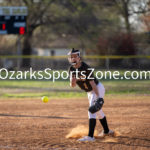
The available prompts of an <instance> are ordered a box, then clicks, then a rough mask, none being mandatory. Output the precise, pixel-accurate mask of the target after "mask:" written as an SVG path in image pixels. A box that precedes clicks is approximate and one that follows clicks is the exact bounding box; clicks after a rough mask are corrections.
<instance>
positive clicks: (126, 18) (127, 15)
mask: <svg viewBox="0 0 150 150" xmlns="http://www.w3.org/2000/svg"><path fill="white" fill-rule="evenodd" d="M122 3H123V7H124V8H123V9H124V13H123V16H124V20H125V25H126V30H127V32H128V33H129V34H130V33H131V26H130V22H129V16H130V15H129V9H128V7H129V6H128V5H129V1H125V0H122Z"/></svg>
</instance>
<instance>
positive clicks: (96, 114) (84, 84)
mask: <svg viewBox="0 0 150 150" xmlns="http://www.w3.org/2000/svg"><path fill="white" fill-rule="evenodd" d="M68 60H69V63H70V64H71V66H70V68H69V73H70V86H71V87H75V86H76V85H78V86H79V87H80V88H81V89H82V90H84V91H85V92H87V96H88V100H89V110H88V116H89V133H88V136H85V137H83V138H81V139H79V141H94V140H95V139H94V137H93V135H94V130H95V126H96V118H97V119H99V121H100V123H101V125H102V127H103V131H102V132H101V133H100V134H99V136H100V137H104V136H106V135H113V134H114V131H112V130H110V129H109V128H108V124H107V120H106V116H105V114H104V112H103V110H102V106H103V103H104V99H103V98H104V95H105V88H104V86H103V84H101V83H100V82H99V81H98V80H97V79H96V78H95V77H94V75H93V73H92V68H91V67H90V66H88V65H87V64H86V63H85V62H83V61H82V60H81V57H80V51H79V50H75V49H72V50H71V51H70V52H69V53H68Z"/></svg>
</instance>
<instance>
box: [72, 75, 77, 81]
mask: <svg viewBox="0 0 150 150" xmlns="http://www.w3.org/2000/svg"><path fill="white" fill-rule="evenodd" d="M76 81H77V79H76V76H75V75H73V76H72V82H73V83H75V82H76Z"/></svg>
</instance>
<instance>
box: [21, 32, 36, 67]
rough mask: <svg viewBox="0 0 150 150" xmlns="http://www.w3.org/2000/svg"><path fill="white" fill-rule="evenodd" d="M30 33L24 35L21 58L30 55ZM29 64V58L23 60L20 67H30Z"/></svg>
mask: <svg viewBox="0 0 150 150" xmlns="http://www.w3.org/2000/svg"><path fill="white" fill-rule="evenodd" d="M32 33H33V31H30V32H27V33H26V34H25V37H24V42H23V50H22V55H23V56H27V55H28V56H29V55H31V54H32V47H31V39H32ZM30 62H31V60H30V58H23V59H22V67H23V68H29V67H31V64H30Z"/></svg>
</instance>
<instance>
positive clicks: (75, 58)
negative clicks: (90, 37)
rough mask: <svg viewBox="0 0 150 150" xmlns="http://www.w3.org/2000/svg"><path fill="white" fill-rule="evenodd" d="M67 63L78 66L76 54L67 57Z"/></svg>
mask: <svg viewBox="0 0 150 150" xmlns="http://www.w3.org/2000/svg"><path fill="white" fill-rule="evenodd" d="M69 62H70V63H72V64H75V65H76V64H78V63H79V62H80V57H79V55H78V54H71V55H70V57H69Z"/></svg>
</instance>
